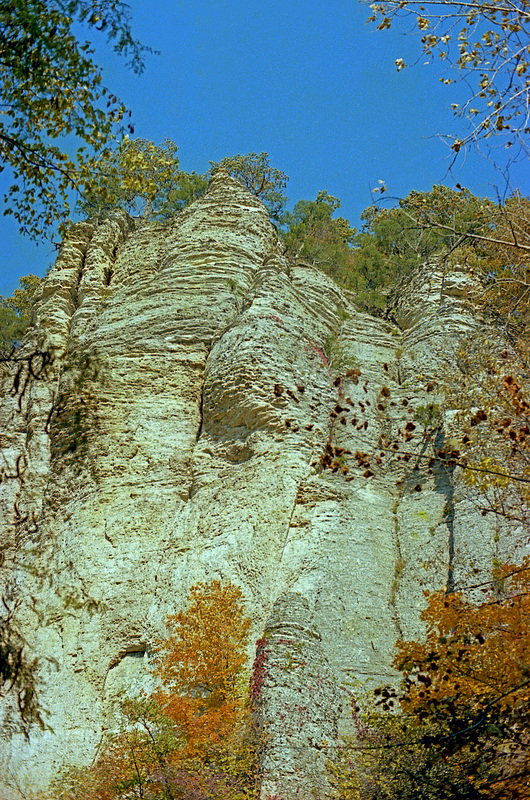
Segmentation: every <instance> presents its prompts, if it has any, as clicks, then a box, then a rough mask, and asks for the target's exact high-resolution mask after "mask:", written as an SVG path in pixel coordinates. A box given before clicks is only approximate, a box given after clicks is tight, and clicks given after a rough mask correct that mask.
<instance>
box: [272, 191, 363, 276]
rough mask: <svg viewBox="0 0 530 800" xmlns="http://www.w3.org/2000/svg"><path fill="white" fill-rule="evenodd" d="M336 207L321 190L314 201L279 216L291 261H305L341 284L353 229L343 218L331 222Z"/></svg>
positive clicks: (348, 265) (347, 268) (346, 270)
mask: <svg viewBox="0 0 530 800" xmlns="http://www.w3.org/2000/svg"><path fill="white" fill-rule="evenodd" d="M339 208H340V200H338V199H337V198H336V197H332V195H330V194H328V193H327V192H323V191H322V192H319V193H318V195H317V197H316V200H299V201H298V203H296V205H295V207H294V209H293V211H292V212H288V213H286V214H285V215H284V217H283V222H284V225H286V226H287V230H286V232H285V234H284V241H285V245H286V248H287V255H288V256H289V257H290V258H291V259H292V260H293V261H294V262H296V261H306V262H309V263H310V264H312V265H313V266H316V267H320V268H321V269H323V270H324V272H326V273H328V274H329V275H331V276H332V277H334V278H336V279H337V280H338V281H339V282H340V283H343V284H344V283H347V282H348V275H349V272H350V271H351V244H352V243H353V241H354V237H355V229H354V228H350V225H349V223H348V221H347V220H346V219H344V218H343V217H338V218H337V219H332V216H333V214H334V213H335V211H337V209H339Z"/></svg>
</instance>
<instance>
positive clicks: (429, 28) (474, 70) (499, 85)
mask: <svg viewBox="0 0 530 800" xmlns="http://www.w3.org/2000/svg"><path fill="white" fill-rule="evenodd" d="M501 7H502V11H503V13H502V15H500V14H499V13H498V11H499V9H498V8H497V7H494V6H493V5H492V4H490V3H486V4H480V3H474V2H472V3H467V4H464V5H462V4H458V3H441V2H439V3H435V4H427V3H425V4H424V5H423V4H421V3H419V2H418V3H416V2H406V1H405V2H403V3H400V2H397V1H396V0H387V1H386V2H381V3H378V4H375V5H373V6H372V11H373V12H374V13H373V16H372V17H371V19H372V20H374V21H376V22H379V25H378V29H379V30H384V29H386V28H390V26H391V24H392V23H393V22H394V20H396V19H399V20H400V22H401V21H402V20H403V19H404V18H406V17H409V18H411V19H412V20H413V22H414V27H415V28H416V29H417V30H418V31H419V32H420V36H421V47H422V50H423V52H424V53H425V54H426V55H427V56H432V54H433V52H434V51H435V49H437V50H438V55H439V57H440V58H441V59H442V60H444V61H446V62H450V64H451V67H452V68H453V69H454V70H456V71H458V72H464V73H465V74H466V84H467V86H468V87H469V99H468V103H464V104H462V105H464V107H466V106H467V105H472V106H473V109H474V110H473V113H472V114H471V115H470V116H471V117H472V118H474V119H475V122H473V124H471V125H470V131H469V133H468V134H467V135H466V136H465V137H462V145H459V144H458V143H455V144H454V145H453V147H452V149H453V151H454V152H455V153H458V152H459V151H460V150H461V149H462V146H463V145H464V144H468V143H470V142H477V141H478V140H479V139H480V138H481V137H485V138H488V137H489V136H491V135H492V134H494V133H495V134H505V133H506V132H511V133H516V134H524V133H525V132H526V129H527V127H528V126H527V122H526V121H527V113H526V112H527V109H528V107H529V105H530V81H524V77H525V76H526V75H527V74H528V72H529V68H530V62H529V61H528V57H527V51H528V48H527V47H524V46H522V43H524V42H526V41H528V39H529V38H530V15H529V14H528V13H525V14H523V13H521V9H520V6H519V4H517V3H515V4H508V3H501ZM475 36H476V37H477V41H473V39H474V37H475ZM426 63H429V61H427V62H426ZM396 66H398V68H399V64H398V61H397V60H396ZM485 75H486V76H487V83H486V84H485V83H484V76H485ZM516 78H519V79H521V78H522V79H523V81H521V80H519V81H517V80H515V79H516ZM442 82H443V83H447V84H448V83H450V82H451V81H449V80H448V79H446V80H442ZM453 82H455V81H453ZM477 86H478V91H477ZM484 91H487V95H488V96H486V95H485V94H481V92H484ZM491 97H497V98H502V109H503V115H502V118H501V117H498V116H495V115H494V114H491V113H490V112H489V111H488V108H487V106H486V105H485V103H484V104H479V103H478V102H477V101H478V100H479V99H483V100H485V101H486V100H487V99H490V98H491Z"/></svg>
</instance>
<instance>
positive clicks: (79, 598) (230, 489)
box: [0, 171, 518, 800]
mask: <svg viewBox="0 0 530 800" xmlns="http://www.w3.org/2000/svg"><path fill="white" fill-rule="evenodd" d="M467 281H468V278H467V277H466V275H464V274H463V273H458V272H455V273H453V274H451V275H446V276H445V277H443V276H442V274H441V272H440V270H439V269H438V268H437V267H436V265H431V266H427V267H425V268H424V269H423V270H420V271H419V272H418V273H417V274H416V275H415V276H414V278H413V280H411V281H410V282H409V283H408V284H407V285H404V286H402V287H401V289H400V290H399V291H398V292H397V293H396V295H395V297H394V298H393V300H392V303H391V307H390V308H389V309H388V314H387V317H388V319H387V320H383V319H379V318H377V319H376V318H373V317H371V316H369V315H367V314H361V313H359V312H358V311H357V310H356V309H355V307H354V306H353V304H352V302H351V301H350V299H349V298H348V296H347V295H345V294H344V293H343V292H342V291H341V290H340V289H339V287H338V286H336V285H335V284H334V282H333V281H332V280H331V279H330V278H328V277H326V276H325V275H324V274H322V273H321V272H319V271H318V270H316V269H311V268H307V267H295V268H293V267H291V266H290V265H289V264H288V262H287V261H286V259H285V258H284V256H283V255H282V245H281V243H280V242H279V240H278V237H277V234H276V231H275V229H274V228H273V226H272V225H271V224H270V222H269V219H268V216H267V213H266V211H265V208H264V207H263V205H262V204H261V202H260V201H259V200H258V199H256V198H254V197H253V196H251V195H250V194H249V193H248V192H247V191H246V190H245V189H244V188H242V187H241V186H240V185H239V184H238V183H237V182H236V181H234V180H232V179H231V178H230V177H229V176H228V175H227V174H226V173H224V172H222V171H217V172H216V173H215V174H214V176H213V178H212V182H211V185H210V189H209V191H208V194H207V195H206V196H205V197H204V198H202V199H201V200H199V201H197V202H196V203H194V204H193V206H191V207H189V208H188V209H186V210H185V211H184V212H183V213H181V214H180V216H178V217H177V218H176V219H175V221H174V222H173V223H171V224H170V225H169V226H162V225H158V224H144V225H138V224H136V226H135V224H133V221H132V220H130V219H129V218H128V217H127V216H126V215H125V214H122V213H119V214H116V215H114V216H111V217H110V218H109V219H107V220H106V221H105V222H104V223H102V224H100V225H97V226H95V225H92V224H90V223H80V224H78V225H75V226H74V228H73V230H72V234H71V236H70V238H69V240H68V242H67V243H66V244H65V245H64V246H63V249H62V251H61V253H60V255H59V258H58V260H57V263H56V265H55V267H54V268H53V270H52V271H51V273H50V275H49V277H48V278H47V280H46V282H45V283H44V285H43V287H42V289H41V298H40V303H39V306H38V310H37V314H36V325H35V327H34V328H33V330H32V332H31V333H30V334H29V335H28V339H27V341H26V342H25V343H24V348H23V351H22V355H24V354H26V355H28V356H29V355H30V354H31V353H32V352H33V351H34V350H35V348H37V349H38V350H39V351H41V352H43V353H51V354H52V356H53V361H52V363H51V364H47V365H46V364H44V365H43V364H42V357H37V359H38V358H41V361H39V362H38V363H37V362H35V363H32V372H33V374H36V375H37V378H38V379H35V378H33V377H32V375H31V373H29V372H28V368H27V367H24V365H23V368H22V371H21V373H20V375H19V378H18V392H17V391H14V388H16V387H14V378H15V372H14V371H12V372H11V373H10V374H6V375H5V377H4V388H3V403H2V407H1V415H2V416H1V419H0V435H1V437H2V438H1V452H2V467H1V469H2V475H3V480H2V482H1V483H0V502H1V510H2V542H3V545H2V546H3V556H4V563H3V574H4V578H5V586H6V587H7V588H6V589H5V591H6V592H7V593H8V594H9V593H10V596H12V597H13V598H15V597H18V598H19V599H20V605H19V607H18V609H17V625H18V627H19V629H20V630H21V631H22V633H23V635H24V637H25V638H26V640H27V642H28V648H29V649H28V652H33V653H35V654H36V655H38V656H39V658H40V672H39V686H40V696H41V701H42V704H43V706H44V707H45V708H47V709H48V711H49V712H50V713H49V717H48V722H49V724H50V726H51V728H52V729H53V730H48V731H46V732H45V733H42V734H39V733H36V734H35V735H34V736H33V735H32V736H31V737H30V740H29V741H25V740H24V739H23V737H21V736H18V735H16V734H15V735H13V736H12V737H11V739H10V740H9V741H8V740H7V739H6V740H4V741H3V742H2V746H1V748H0V774H1V775H2V776H3V778H2V779H1V780H3V781H4V785H3V786H2V787H1V789H0V796H2V797H3V798H6V800H7V798H10V797H11V796H13V797H15V796H18V795H17V793H16V790H15V789H13V786H16V785H17V784H18V785H19V786H20V787H21V789H22V790H23V791H26V792H27V793H31V792H32V791H37V790H39V789H41V788H43V787H45V786H46V785H47V784H48V783H49V781H50V780H51V779H53V778H54V777H55V775H56V774H57V771H58V770H59V769H60V768H61V766H62V765H64V764H65V763H72V762H73V763H77V764H88V763H90V761H91V759H92V758H93V756H94V753H95V751H96V748H97V746H98V743H99V742H100V740H101V735H102V732H103V731H104V729H105V727H109V726H112V719H113V718H112V704H113V700H114V698H115V697H116V695H117V693H118V692H119V691H120V690H121V689H127V690H128V691H132V692H135V691H136V690H139V689H140V688H142V687H144V688H148V687H149V680H150V679H149V674H148V671H147V668H146V666H147V662H148V658H149V655H148V654H149V649H150V647H151V645H152V643H153V642H154V641H155V639H156V638H157V637H158V636H160V635H162V633H163V631H164V621H165V618H166V616H167V614H169V613H175V612H176V611H178V610H179V609H180V608H182V607H183V605H184V603H185V598H186V595H187V591H188V588H189V587H190V586H191V585H192V584H193V583H195V582H197V581H198V580H209V579H213V578H220V579H223V580H231V581H233V582H234V583H236V584H238V585H239V586H241V588H242V590H243V592H244V594H245V596H246V598H247V602H248V608H249V612H250V614H251V616H252V619H253V622H254V629H255V639H258V638H259V637H260V636H261V634H262V631H263V630H264V627H265V626H266V625H267V629H268V631H269V634H268V635H269V637H270V648H272V649H271V651H270V658H271V662H270V663H271V664H273V663H274V664H275V665H276V666H275V667H274V669H273V670H272V672H270V673H269V674H268V677H267V681H268V682H265V683H264V686H263V708H264V709H265V710H267V709H268V711H267V712H266V713H269V716H270V718H271V723H270V734H271V738H270V740H269V741H270V749H269V751H268V753H267V754H265V756H264V765H265V767H264V768H265V781H266V786H265V789H266V793H267V794H274V792H276V793H277V794H279V795H281V796H282V797H284V798H286V800H288V798H290V797H291V796H296V797H318V796H320V795H319V792H320V793H324V794H325V791H326V789H325V775H324V771H323V770H324V766H323V765H324V761H325V758H324V756H323V755H322V754H323V753H325V752H326V749H325V748H326V747H329V748H331V749H332V747H333V744H332V741H331V740H332V739H333V737H334V736H335V728H336V724H337V720H339V716H340V710H341V707H342V708H343V709H344V711H343V714H342V717H341V718H340V726H341V727H342V726H344V725H345V724H347V706H348V704H347V702H346V699H345V698H346V696H347V692H351V691H354V692H358V691H360V690H362V688H363V687H364V686H369V685H374V684H376V683H380V682H383V681H388V680H391V679H392V677H393V673H392V670H391V668H390V663H391V660H392V651H393V646H394V643H395V640H396V638H397V637H398V636H401V635H403V636H417V635H418V634H420V633H421V626H420V623H419V613H420V610H421V608H422V605H423V601H424V598H423V591H424V590H425V589H436V588H439V587H441V586H445V585H447V584H449V585H450V586H457V587H458V586H463V585H464V584H465V582H466V578H467V576H469V575H470V574H471V573H473V574H474V583H478V582H479V579H480V578H477V575H479V576H480V575H483V576H485V577H487V576H488V575H489V574H490V571H491V566H492V563H493V560H494V559H495V558H499V557H500V558H502V557H503V556H506V554H509V555H510V557H516V555H517V554H516V550H517V547H518V544H517V538H516V532H515V533H513V532H510V531H506V530H496V529H495V525H494V524H493V523H492V522H490V521H489V518H484V517H481V516H480V513H479V512H478V511H477V510H476V508H475V506H474V504H473V502H472V499H471V498H470V497H469V495H468V493H467V492H465V491H463V490H462V487H461V485H460V483H459V480H458V475H457V474H454V471H453V470H450V469H447V468H445V467H438V468H436V469H435V470H434V474H429V473H428V472H427V471H426V469H423V466H422V464H423V463H424V462H422V461H421V460H420V461H415V462H414V465H417V466H418V469H414V470H413V469H412V467H411V466H410V465H409V464H408V463H405V462H403V461H400V462H398V461H394V462H392V461H391V460H390V459H389V458H388V457H385V458H384V459H383V461H382V464H381V465H378V466H377V468H374V464H375V461H374V460H373V459H372V460H371V461H370V465H371V469H370V470H368V471H369V472H373V473H374V474H373V475H371V476H368V477H367V466H366V463H367V461H366V459H367V457H368V455H369V454H373V453H378V452H379V451H380V450H381V445H382V443H383V442H384V441H386V442H390V441H391V440H392V438H393V437H396V436H401V435H402V431H403V429H404V426H405V425H407V423H410V422H411V421H414V422H413V425H414V429H413V431H412V432H411V435H410V437H409V439H408V441H407V443H406V446H407V448H409V449H411V450H414V451H415V452H416V453H420V452H421V453H423V452H427V449H428V448H429V447H431V446H432V444H433V443H432V442H431V441H429V440H428V437H427V436H426V433H425V431H426V424H427V418H429V419H430V421H431V423H432V421H433V419H434V418H435V417H436V425H435V428H436V433H435V434H433V435H434V436H435V440H436V441H435V445H436V446H442V445H443V443H444V441H445V438H446V436H447V431H448V430H450V426H449V428H448V427H447V425H448V421H447V420H444V416H445V414H444V408H443V395H442V394H441V390H440V383H441V381H443V379H444V376H446V375H447V374H448V372H449V373H450V372H451V370H453V369H454V364H455V361H456V351H457V349H458V345H459V342H460V340H461V339H462V337H463V336H466V335H468V334H469V333H470V332H472V331H473V328H474V325H475V322H474V320H473V317H472V316H471V315H470V314H469V312H468V311H466V310H465V307H464V304H463V302H462V301H463V299H464V298H465V294H466V291H467V288H466V287H467V286H468V284H467ZM41 367H42V369H41ZM26 379H28V380H27V385H26ZM449 422H450V420H449ZM431 427H432V426H431ZM382 436H383V437H384V439H382V438H381V437H382ZM422 448H423V449H422ZM364 454H368V455H367V456H366V457H365V455H364ZM385 464H386V466H385ZM418 487H419V488H418ZM267 620H269V622H267ZM291 667H292V668H291ZM317 677H318V680H319V681H321V683H320V687H321V688H320V689H319V690H318V692H315V690H314V685H315V680H316V679H317ZM341 691H342V695H341ZM294 695H296V697H298V696H299V697H300V703H295V702H294V700H293V696H294ZM282 704H283V709H284V710H282ZM302 708H305V709H307V712H304V713H307V716H306V717H303V718H302V716H301V715H302V711H301V710H300V709H302ZM297 709H298V710H297ZM279 713H280V714H284V713H285V714H286V715H287V717H288V719H287V721H286V723H285V726H284V727H283V728H282V726H280V725H279V723H278V719H280V717H279V716H278V714H279ZM289 731H296V736H295V735H294V733H293V736H291V735H290V734H289ZM324 742H326V743H328V744H326V745H324V744H323V743H324ZM296 748H298V755H296V759H297V760H296V770H297V773H296V774H297V775H298V776H299V779H300V785H299V786H298V787H296V785H295V784H296V780H295V778H294V777H293V776H294V775H295V772H294V771H293V759H294V758H295V755H294V753H295V749H296ZM264 785H265V784H264ZM265 789H264V791H265ZM264 796H265V795H264Z"/></svg>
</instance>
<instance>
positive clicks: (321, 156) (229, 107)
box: [0, 0, 530, 296]
mask: <svg viewBox="0 0 530 800" xmlns="http://www.w3.org/2000/svg"><path fill="white" fill-rule="evenodd" d="M129 4H130V7H131V11H132V21H133V29H134V32H135V34H136V35H137V37H138V38H139V39H140V40H141V41H142V42H143V43H144V44H146V45H150V46H151V47H153V48H155V49H157V50H160V51H161V55H159V56H148V57H147V68H146V71H145V73H144V74H143V75H142V76H140V77H137V76H136V75H134V74H133V73H131V72H130V71H128V70H127V69H126V68H125V66H124V63H123V60H122V59H120V58H119V57H118V56H115V55H114V54H113V53H112V51H111V49H110V48H109V47H108V46H105V44H104V42H103V40H102V39H99V40H97V39H96V42H97V43H98V44H97V56H96V61H97V62H98V63H100V64H101V65H102V66H103V67H104V71H103V78H104V83H105V84H106V85H107V86H108V87H109V88H110V89H112V91H114V92H115V93H116V94H117V95H118V96H119V97H120V99H121V100H122V101H123V102H125V103H126V104H127V105H128V107H129V108H130V109H131V110H132V112H133V121H134V123H135V133H134V135H135V136H137V137H142V138H146V139H150V140H153V141H155V142H157V143H159V142H162V141H163V139H164V138H166V137H169V138H170V139H172V140H174V141H175V142H176V143H177V144H178V146H179V156H180V165H181V167H182V168H183V169H185V170H188V171H191V170H196V171H198V172H205V171H206V170H207V169H208V167H209V162H210V161H218V160H220V159H221V158H223V157H224V156H229V155H234V154H236V153H249V152H258V153H259V152H262V151H266V152H267V153H269V155H270V159H271V163H272V165H273V166H276V167H278V168H280V169H282V170H283V171H284V172H286V173H287V174H288V175H289V177H290V181H289V184H288V186H287V194H288V196H289V198H290V200H291V205H292V204H293V203H294V202H296V201H297V200H300V199H314V198H315V197H316V194H317V192H318V191H319V190H320V189H325V190H326V191H328V192H329V193H330V194H332V195H335V196H336V197H338V198H340V200H341V201H342V208H341V209H340V211H339V212H338V213H339V214H340V215H342V216H345V217H347V218H348V219H349V220H350V222H351V224H352V225H354V226H356V227H359V225H360V220H359V216H360V213H361V212H362V210H363V209H364V208H366V207H367V206H369V205H370V204H371V203H372V202H373V200H374V198H376V197H377V195H374V194H372V191H371V190H372V189H374V188H375V187H377V186H378V181H379V180H383V181H385V184H386V185H387V186H388V189H389V194H390V195H393V196H396V197H403V196H405V195H406V194H408V192H410V191H411V190H413V189H415V190H420V191H423V190H429V189H430V188H431V187H432V186H433V184H436V183H444V184H446V185H447V186H454V184H455V183H456V182H459V183H460V184H461V185H462V186H466V187H467V188H469V189H470V190H471V191H472V192H474V193H475V194H478V195H487V196H490V197H495V196H496V191H497V189H496V187H498V189H499V190H500V191H504V189H505V186H504V182H503V178H502V175H501V174H500V173H499V172H498V171H497V170H495V168H494V167H493V166H492V164H491V163H490V162H489V161H488V160H487V159H486V158H485V157H483V156H480V155H477V154H475V153H468V154H467V155H465V156H462V157H460V158H459V161H458V162H457V164H456V166H455V167H454V168H453V174H452V175H451V174H448V168H449V165H450V163H451V155H450V152H449V150H448V148H447V147H446V146H445V145H444V144H443V143H442V142H441V140H440V139H439V138H438V137H437V134H439V133H447V132H451V133H455V134H459V133H462V131H463V130H464V129H463V128H462V127H460V128H459V125H461V123H459V122H458V121H456V120H455V119H454V117H453V115H452V111H451V102H458V101H459V100H461V99H462V98H463V97H465V94H464V87H458V86H456V87H455V86H444V85H442V84H441V83H440V81H439V78H440V77H441V76H442V75H443V74H444V73H443V72H442V64H441V63H439V64H436V65H430V66H429V65H426V64H424V61H425V59H424V58H422V57H421V50H420V41H419V37H418V36H417V35H414V36H413V35H410V34H406V33H404V32H403V31H400V30H399V29H397V28H396V29H393V28H392V29H390V30H386V31H376V30H375V26H374V25H373V24H366V20H367V18H368V16H369V13H370V12H369V8H368V6H367V5H363V4H361V3H360V2H358V0H171V2H167V0H166V1H165V2H163V1H162V0H150V2H145V0H143V1H142V2H141V1H140V0H130V3H129ZM398 57H402V58H404V59H405V61H406V62H407V63H414V62H416V63H415V65H414V66H411V67H410V68H407V69H405V70H403V71H401V72H400V73H397V71H396V68H395V65H394V61H395V59H396V58H398ZM507 152H508V151H505V150H504V149H502V148H501V149H498V150H497V151H496V152H495V154H494V158H495V160H496V161H497V163H498V164H499V165H500V166H502V167H504V166H505V158H506V157H507ZM510 177H511V184H512V188H516V187H517V188H519V190H520V191H521V192H522V193H523V194H525V195H528V194H530V185H529V184H530V168H529V167H528V164H527V163H526V164H524V163H520V164H519V165H515V166H513V167H512V169H511V172H510ZM5 183H6V175H5V174H4V175H0V190H1V189H2V188H3V186H4V185H5ZM0 224H1V226H2V241H3V244H4V247H3V255H2V261H1V279H0V294H3V295H4V296H5V295H9V294H11V293H12V291H13V290H14V289H15V288H16V286H17V284H18V278H19V277H20V275H26V274H28V273H34V274H37V275H42V274H43V273H44V271H45V269H46V268H47V267H48V266H49V264H50V263H52V262H53V260H54V257H55V254H54V251H53V250H52V248H51V247H50V245H49V244H47V243H43V244H41V245H40V246H39V247H35V245H34V244H33V243H31V242H28V241H26V240H24V239H23V238H22V237H20V235H19V234H18V232H17V228H16V225H15V223H14V221H13V219H12V217H5V218H2V217H0Z"/></svg>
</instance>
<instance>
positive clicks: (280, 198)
mask: <svg viewBox="0 0 530 800" xmlns="http://www.w3.org/2000/svg"><path fill="white" fill-rule="evenodd" d="M217 166H219V167H223V169H226V170H228V172H229V173H230V174H231V175H232V176H233V177H234V178H238V179H239V180H240V181H241V182H242V183H243V184H244V185H245V186H246V187H247V189H249V190H250V191H251V192H252V193H253V194H255V195H256V197H260V198H261V199H262V200H263V202H264V203H265V205H266V206H267V210H268V212H269V216H270V218H271V219H272V220H273V221H274V222H276V223H279V224H281V223H282V220H283V208H284V206H285V204H286V202H287V197H286V196H285V194H284V192H283V190H284V189H285V187H286V186H287V181H288V180H289V178H288V177H287V175H286V174H285V173H284V172H281V170H279V169H276V168H275V167H271V165H270V163H269V156H268V155H267V153H259V155H258V154H257V153H248V154H247V155H245V156H244V155H240V154H238V155H236V156H229V157H227V158H223V159H222V161H219V162H217V163H214V162H212V167H217Z"/></svg>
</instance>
